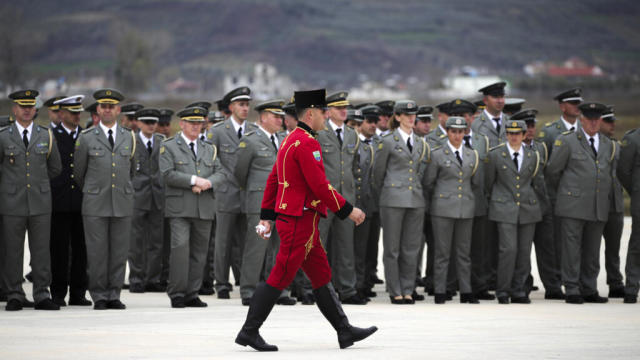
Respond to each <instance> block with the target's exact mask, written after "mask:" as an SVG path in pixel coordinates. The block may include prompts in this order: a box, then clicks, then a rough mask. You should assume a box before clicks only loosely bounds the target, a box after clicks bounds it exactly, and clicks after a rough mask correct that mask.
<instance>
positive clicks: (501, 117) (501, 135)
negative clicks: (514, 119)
mask: <svg viewBox="0 0 640 360" xmlns="http://www.w3.org/2000/svg"><path fill="white" fill-rule="evenodd" d="M506 85H507V83H505V82H504V81H501V82H497V83H495V84H491V85H487V86H485V87H483V88H482V89H480V90H478V91H479V92H481V93H482V95H483V98H482V101H483V102H484V103H485V109H484V111H483V112H482V113H481V114H480V116H479V117H478V119H477V120H476V121H474V122H473V131H476V132H478V133H480V134H482V135H486V136H487V137H489V147H495V146H498V145H499V144H501V143H503V142H505V141H506V135H505V131H504V124H505V123H506V121H507V120H509V116H507V114H505V113H504V112H503V111H502V110H503V109H504V94H505V92H504V88H505V86H506Z"/></svg>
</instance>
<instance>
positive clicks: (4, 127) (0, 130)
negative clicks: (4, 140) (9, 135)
mask: <svg viewBox="0 0 640 360" xmlns="http://www.w3.org/2000/svg"><path fill="white" fill-rule="evenodd" d="M8 128H9V125H7V126H3V127H0V132H3V131H5V130H7V129H8Z"/></svg>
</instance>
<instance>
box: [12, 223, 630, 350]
mask: <svg viewBox="0 0 640 360" xmlns="http://www.w3.org/2000/svg"><path fill="white" fill-rule="evenodd" d="M629 231H630V219H626V221H625V233H624V235H623V241H622V246H621V251H620V253H621V255H622V257H621V262H622V264H621V265H622V270H623V273H624V263H625V255H626V248H627V242H628V239H629ZM602 251H604V246H603V247H602ZM27 256H28V255H27ZM27 260H28V257H27ZM601 260H602V261H601V262H602V265H601V272H600V277H599V284H598V285H599V290H600V294H601V295H604V296H606V295H607V293H608V287H607V286H606V274H605V271H604V255H602V256H601ZM25 264H28V261H27V262H26V263H25ZM380 264H381V263H380ZM532 266H533V273H534V277H535V283H536V284H537V285H539V286H540V285H541V284H540V281H539V278H538V276H537V270H536V268H535V261H532ZM25 269H26V270H27V269H28V265H26V266H25ZM382 270H383V269H382V267H381V266H380V269H379V272H380V275H381V274H382ZM383 286H384V285H381V286H378V287H376V289H375V290H376V291H377V293H378V296H377V297H376V298H374V299H373V301H372V302H371V303H369V304H368V305H366V306H357V305H345V306H344V309H345V312H346V313H347V315H348V316H349V319H350V321H351V323H352V324H353V325H356V326H363V327H364V326H370V325H376V326H378V328H379V329H380V330H379V331H378V332H377V333H375V334H374V335H373V336H371V337H370V338H369V339H366V340H364V341H362V342H359V343H356V344H355V345H354V346H352V347H351V348H349V349H345V350H340V349H339V347H338V342H337V338H336V335H335V332H334V330H333V329H332V328H331V326H330V325H329V323H328V322H327V321H326V320H325V319H324V317H323V316H322V314H320V312H319V311H318V309H317V308H316V306H303V305H300V304H299V303H298V304H297V305H295V306H280V305H276V307H275V308H274V310H273V311H272V313H271V316H270V317H269V318H268V319H267V321H266V323H265V325H264V326H263V328H262V330H261V334H262V335H263V337H264V338H265V339H266V340H267V341H268V342H270V343H272V344H276V345H278V346H279V348H280V351H278V352H276V353H262V354H258V353H256V352H255V351H253V350H252V349H250V348H245V347H242V346H239V345H236V344H235V343H234V342H233V341H234V338H235V336H236V333H237V332H238V330H239V329H240V327H241V326H242V323H243V321H244V318H245V316H246V312H247V309H248V308H247V307H245V306H242V305H241V304H240V299H239V294H238V289H237V288H236V289H234V291H233V292H232V293H231V296H232V299H231V300H218V299H217V298H216V297H215V295H214V296H203V297H201V299H202V300H203V301H205V302H207V303H208V304H209V307H207V308H204V309H171V308H170V303H169V299H168V297H167V296H166V295H165V294H159V293H145V294H131V293H129V292H128V291H127V290H124V291H123V293H122V301H123V302H124V303H125V304H126V305H127V310H124V311H118V310H106V311H95V310H92V308H91V307H77V306H72V307H69V306H67V307H65V308H63V309H62V310H61V311H52V312H47V311H34V310H33V309H25V310H23V311H19V312H6V311H4V310H3V309H1V310H0V358H2V359H87V358H91V359H257V358H260V359H276V358H277V359H297V360H299V359H316V358H317V359H320V358H323V359H327V358H330V359H332V360H334V359H354V358H361V359H399V358H402V359H404V358H406V359H560V358H562V359H603V358H609V359H639V358H640V304H632V305H630V304H623V303H622V299H610V300H609V303H608V304H584V305H569V304H565V303H564V301H549V300H544V299H543V297H544V291H543V290H540V291H536V292H532V293H531V298H532V304H530V305H517V304H511V305H499V304H498V303H497V301H483V302H481V304H479V305H471V304H460V303H459V298H458V297H455V298H454V299H453V301H451V302H447V304H445V305H435V304H434V303H433V298H432V297H427V300H426V301H422V302H417V303H416V304H415V305H392V304H390V302H389V298H388V295H387V294H386V293H385V292H384V287H383ZM420 290H421V289H420ZM25 291H27V294H28V295H27V296H28V297H30V296H31V295H30V293H31V286H30V284H28V283H25ZM1 305H2V306H4V303H2V304H1Z"/></svg>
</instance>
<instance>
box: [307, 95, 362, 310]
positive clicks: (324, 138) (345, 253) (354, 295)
mask: <svg viewBox="0 0 640 360" xmlns="http://www.w3.org/2000/svg"><path fill="white" fill-rule="evenodd" d="M348 95H349V94H348V93H347V92H346V91H338V92H336V93H333V94H329V95H328V96H327V107H328V111H327V113H328V115H329V119H328V120H327V121H326V125H325V128H324V130H321V131H319V132H318V142H319V143H320V146H321V147H322V156H323V159H324V160H323V162H324V166H325V169H326V170H327V178H328V179H329V182H330V183H331V185H332V186H334V187H335V188H336V190H337V191H338V192H340V193H341V194H342V195H343V196H345V197H346V199H347V200H348V201H350V202H355V197H356V188H355V177H354V171H355V167H356V166H357V162H358V147H359V145H360V139H359V138H358V134H357V133H356V132H355V130H353V129H352V128H351V127H349V126H347V125H345V121H346V120H347V105H349V101H348V100H347V96H348ZM318 228H319V229H320V239H321V240H322V241H323V244H324V246H325V249H327V252H328V254H329V255H328V256H329V262H330V263H331V265H332V266H333V268H334V269H335V273H334V277H333V283H334V285H335V286H336V289H337V291H338V294H339V295H340V300H341V301H342V303H343V304H355V305H364V304H366V303H367V298H362V297H361V296H360V294H358V291H357V290H356V272H355V258H354V244H353V231H354V227H353V224H352V223H351V222H344V221H340V220H339V219H338V218H336V217H335V216H334V215H333V214H329V215H328V216H327V218H323V219H321V220H320V224H319V225H318Z"/></svg>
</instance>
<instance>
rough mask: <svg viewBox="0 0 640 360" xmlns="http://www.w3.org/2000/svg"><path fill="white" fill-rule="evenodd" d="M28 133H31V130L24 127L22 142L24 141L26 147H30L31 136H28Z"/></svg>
mask: <svg viewBox="0 0 640 360" xmlns="http://www.w3.org/2000/svg"><path fill="white" fill-rule="evenodd" d="M28 133H29V130H27V129H24V131H22V142H23V143H24V147H25V148H28V147H29V138H27V134H28Z"/></svg>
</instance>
